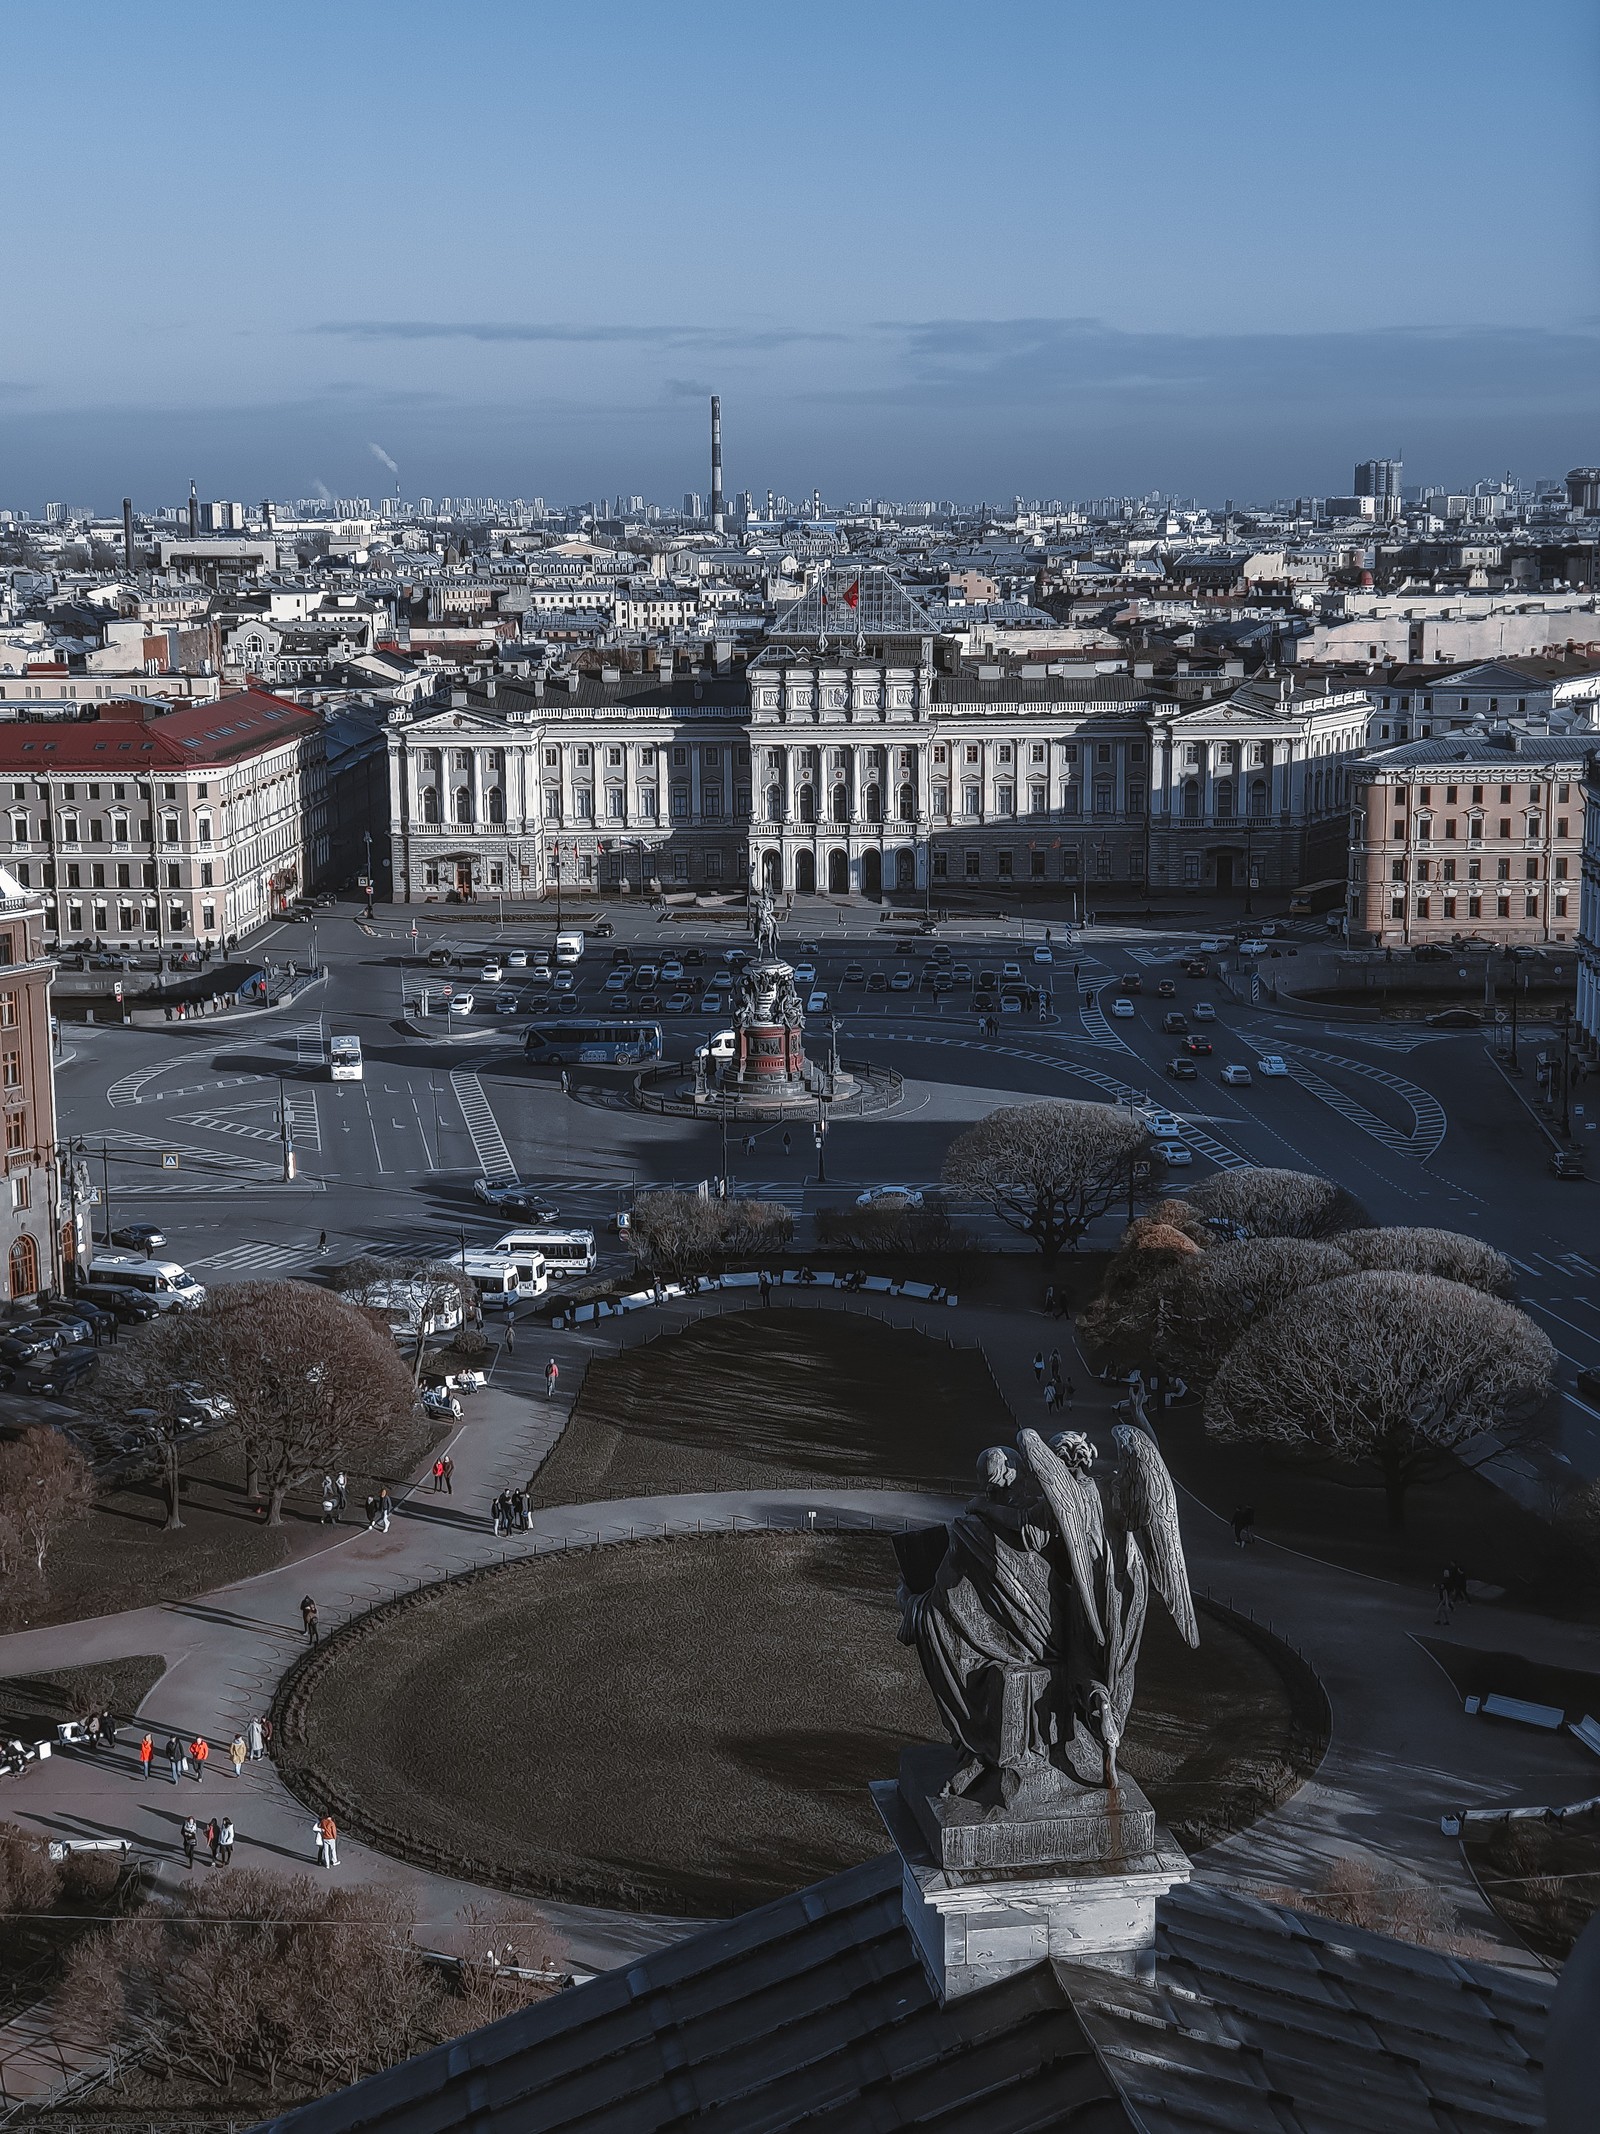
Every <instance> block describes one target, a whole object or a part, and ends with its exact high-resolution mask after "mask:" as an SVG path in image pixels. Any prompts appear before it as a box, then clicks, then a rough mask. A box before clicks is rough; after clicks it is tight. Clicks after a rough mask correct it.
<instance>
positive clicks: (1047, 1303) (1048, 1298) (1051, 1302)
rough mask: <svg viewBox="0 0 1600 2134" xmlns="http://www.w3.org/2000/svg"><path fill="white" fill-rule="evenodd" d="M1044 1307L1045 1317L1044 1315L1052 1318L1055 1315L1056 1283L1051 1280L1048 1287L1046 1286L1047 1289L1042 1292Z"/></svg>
mask: <svg viewBox="0 0 1600 2134" xmlns="http://www.w3.org/2000/svg"><path fill="white" fill-rule="evenodd" d="M1044 1309H1045V1317H1046V1318H1047V1319H1053V1318H1054V1317H1055V1315H1056V1285H1055V1284H1054V1282H1052V1283H1051V1284H1050V1286H1049V1288H1048V1289H1047V1290H1046V1291H1045V1293H1044Z"/></svg>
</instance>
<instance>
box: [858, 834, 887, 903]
mask: <svg viewBox="0 0 1600 2134" xmlns="http://www.w3.org/2000/svg"><path fill="white" fill-rule="evenodd" d="M861 894H862V895H863V896H864V897H881V896H882V895H883V854H882V853H881V852H880V851H879V850H878V849H877V847H876V846H875V845H872V846H869V847H868V849H867V850H866V851H865V852H863V853H862V855H861Z"/></svg>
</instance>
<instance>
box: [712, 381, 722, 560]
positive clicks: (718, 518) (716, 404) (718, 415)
mask: <svg viewBox="0 0 1600 2134" xmlns="http://www.w3.org/2000/svg"><path fill="white" fill-rule="evenodd" d="M711 524H712V528H713V530H714V531H715V532H717V533H721V531H722V401H721V399H720V397H719V396H718V395H717V394H716V393H713V394H712V396H711Z"/></svg>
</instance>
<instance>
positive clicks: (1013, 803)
mask: <svg viewBox="0 0 1600 2134" xmlns="http://www.w3.org/2000/svg"><path fill="white" fill-rule="evenodd" d="M994 798H995V806H996V808H997V810H998V811H999V813H1000V814H1002V815H1015V814H1016V812H1017V793H1016V788H1015V786H1009V785H1002V786H997V787H996V788H995V796H994Z"/></svg>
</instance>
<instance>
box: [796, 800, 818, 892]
mask: <svg viewBox="0 0 1600 2134" xmlns="http://www.w3.org/2000/svg"><path fill="white" fill-rule="evenodd" d="M816 819H817V799H816V794H815V793H814V791H813V790H812V788H811V787H810V786H808V785H803V786H802V787H801V788H800V820H801V821H802V822H815V821H816ZM798 886H799V885H798V884H796V887H798Z"/></svg>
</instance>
